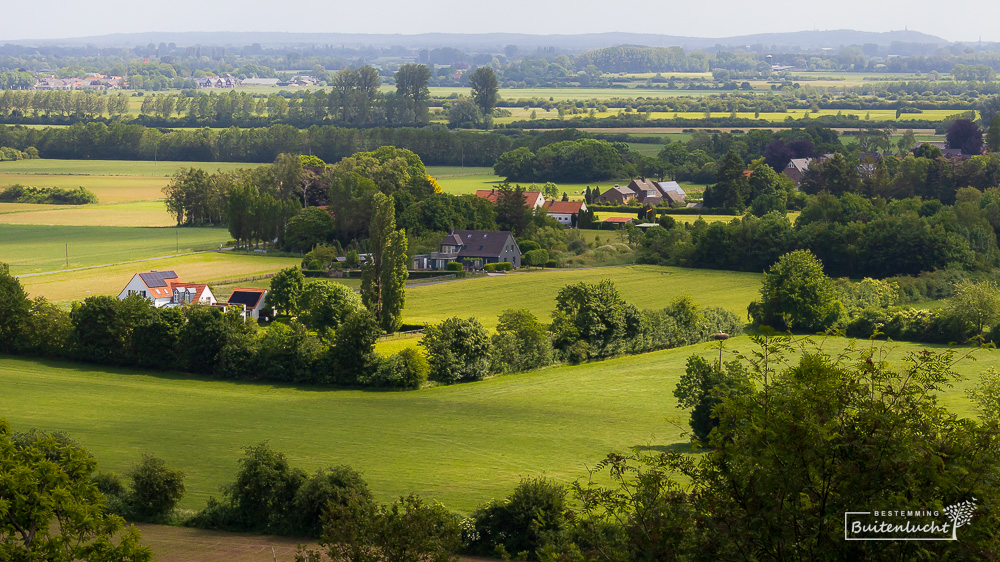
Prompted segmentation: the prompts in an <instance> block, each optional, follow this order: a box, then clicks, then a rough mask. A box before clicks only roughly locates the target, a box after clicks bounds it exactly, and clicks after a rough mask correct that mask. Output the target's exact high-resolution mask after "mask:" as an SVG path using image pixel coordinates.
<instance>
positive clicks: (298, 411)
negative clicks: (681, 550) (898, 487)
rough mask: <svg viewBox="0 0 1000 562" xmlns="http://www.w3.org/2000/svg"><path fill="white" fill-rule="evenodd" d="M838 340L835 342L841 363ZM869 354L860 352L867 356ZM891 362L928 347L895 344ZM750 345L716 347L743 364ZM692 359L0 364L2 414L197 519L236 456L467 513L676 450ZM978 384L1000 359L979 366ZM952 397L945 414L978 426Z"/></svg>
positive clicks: (703, 350) (674, 353) (710, 349)
mask: <svg viewBox="0 0 1000 562" xmlns="http://www.w3.org/2000/svg"><path fill="white" fill-rule="evenodd" d="M844 344H845V340H843V339H837V338H831V339H829V340H827V341H826V346H827V348H828V349H830V350H831V351H833V350H836V349H839V348H840V347H842V346H843V345H844ZM862 345H864V343H863V344H862ZM893 345H894V347H896V348H897V351H896V352H895V354H894V357H896V358H899V357H901V356H902V354H903V353H904V352H911V351H917V350H919V349H923V348H924V347H928V346H917V345H912V344H893ZM751 348H752V344H751V342H750V340H749V338H746V337H740V338H735V339H733V340H730V341H729V342H727V343H726V347H725V350H726V353H727V355H729V354H731V353H732V352H733V351H736V350H738V351H741V352H748V351H749V350H750V349H751ZM692 353H700V354H702V355H704V356H706V357H715V356H717V353H718V352H717V347H716V345H715V344H701V345H697V346H692V347H687V348H680V349H674V350H667V351H661V352H655V353H649V354H644V355H639V356H632V357H625V358H621V359H614V360H610V361H604V362H598V363H590V364H585V365H580V366H575V367H553V368H548V369H543V370H540V371H535V372H531V373H525V374H520V375H510V376H504V377H497V378H494V379H490V380H487V381H483V382H478V383H469V384H461V385H455V386H441V387H434V388H429V389H424V390H420V391H415V392H372V391H360V390H323V389H318V388H312V387H293V386H281V385H269V384H246V383H234V382H226V381H206V380H197V379H194V378H192V377H189V376H186V375H180V374H173V373H164V374H155V373H143V372H139V371H133V370H124V369H114V368H102V367H92V366H85V365H76V364H69V363H60V362H50V361H31V360H24V359H14V358H0V385H2V386H3V388H4V392H3V393H0V411H3V412H5V414H4V415H5V417H6V418H7V419H8V421H9V422H10V423H11V424H12V426H13V427H14V429H16V430H24V429H27V428H30V427H37V428H39V429H42V430H47V431H66V432H68V433H69V434H70V435H71V436H72V437H73V438H74V439H76V440H77V441H78V442H79V443H80V444H81V445H83V446H84V447H86V448H87V449H88V450H89V451H90V452H91V453H92V454H94V455H95V456H96V458H97V459H98V461H99V463H100V467H101V469H102V470H105V471H109V470H110V471H116V472H122V471H124V470H125V469H127V468H128V467H129V466H130V465H131V464H132V463H134V462H135V461H136V460H137V459H139V457H140V456H141V455H142V453H144V452H150V453H154V454H156V455H158V456H160V457H162V458H163V459H164V460H165V461H166V462H167V464H168V465H169V466H174V467H177V468H179V469H181V470H183V471H184V473H185V475H186V485H187V490H188V492H187V494H186V496H185V498H184V500H183V502H182V504H181V507H183V508H187V509H198V508H201V507H202V506H204V504H205V501H206V500H207V498H208V496H209V495H213V494H214V495H218V488H219V486H220V485H222V484H224V483H226V482H227V481H230V480H232V478H233V477H234V475H235V472H236V467H237V459H238V458H239V456H240V454H241V452H240V447H241V446H243V445H247V444H253V443H258V442H260V441H263V440H269V441H270V444H271V446H273V447H274V448H275V449H277V450H279V451H283V452H285V453H286V454H287V455H288V457H289V459H290V461H291V463H292V465H293V466H298V467H302V468H304V469H307V470H310V471H312V470H315V469H317V468H320V467H324V466H330V465H336V464H349V465H351V466H353V467H355V468H358V469H359V470H361V471H362V472H363V473H364V476H365V478H366V479H367V480H368V481H369V482H370V484H371V486H372V489H373V491H374V492H375V493H376V495H377V496H378V497H379V499H381V500H389V499H391V498H393V497H395V496H398V495H400V494H406V493H408V492H417V493H419V494H421V495H423V496H424V497H427V498H433V499H437V500H439V501H442V502H443V503H444V504H445V505H446V506H448V507H449V508H451V509H455V510H460V511H465V512H468V511H470V510H471V509H472V508H473V507H475V505H477V504H478V503H481V502H483V501H486V500H488V499H490V498H497V497H501V496H503V495H505V494H506V493H508V492H509V491H510V490H511V489H512V488H513V487H514V485H515V484H516V483H517V481H518V480H519V479H520V478H522V477H525V476H533V475H545V476H548V477H551V478H554V479H556V480H559V481H563V482H568V481H572V480H574V479H576V478H578V477H584V476H585V475H586V467H587V466H593V465H594V463H596V462H597V461H599V460H601V458H603V456H604V455H605V454H606V453H608V452H610V451H625V450H627V449H629V448H631V447H654V448H657V449H660V448H663V447H667V446H670V445H672V444H675V443H682V442H684V441H685V439H686V438H685V437H684V434H685V432H686V431H687V414H686V412H684V411H682V410H680V409H678V408H677V404H676V401H675V399H674V397H673V395H672V391H673V389H674V387H675V386H676V384H677V381H678V378H679V376H680V375H681V373H682V372H683V370H684V364H685V361H686V359H687V357H688V356H690V355H691V354H692ZM973 354H974V356H975V357H977V358H979V359H980V361H978V362H971V361H968V360H966V361H965V362H963V363H960V364H959V371H960V372H963V373H965V374H966V375H973V374H976V373H979V372H982V371H984V370H985V369H987V368H988V367H989V366H990V365H991V364H993V363H995V354H996V352H995V351H993V352H991V351H989V350H979V351H975V352H974V353H973ZM973 382H975V381H974V380H972V379H970V380H967V381H964V382H961V383H959V384H958V385H956V386H955V388H954V389H952V390H951V391H950V392H948V393H947V394H946V395H945V396H943V397H942V398H943V399H942V402H943V403H944V404H945V405H946V406H947V407H949V408H952V409H953V410H954V411H956V413H959V414H960V415H972V409H971V407H970V403H969V401H968V399H967V398H966V396H965V394H964V391H965V389H966V388H968V387H969V386H970V385H971V384H972V383H973Z"/></svg>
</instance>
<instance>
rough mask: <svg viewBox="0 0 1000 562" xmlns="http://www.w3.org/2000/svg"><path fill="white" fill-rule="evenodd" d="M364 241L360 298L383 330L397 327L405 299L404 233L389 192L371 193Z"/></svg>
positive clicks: (392, 329)
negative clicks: (366, 251) (369, 219)
mask: <svg viewBox="0 0 1000 562" xmlns="http://www.w3.org/2000/svg"><path fill="white" fill-rule="evenodd" d="M372 207H373V213H372V222H371V226H370V228H369V234H370V236H369V238H368V245H369V248H370V250H371V254H370V256H369V258H368V259H367V260H366V261H365V263H364V265H363V267H362V271H361V298H362V300H363V301H364V303H365V306H366V307H367V308H368V310H370V311H371V312H372V314H374V315H375V318H377V319H378V323H379V326H381V327H382V329H383V330H385V331H387V332H392V331H395V330H398V329H399V326H400V324H401V323H402V316H401V313H402V311H403V304H404V302H405V299H406V290H405V288H406V278H407V277H408V276H409V273H408V272H407V270H406V264H407V259H406V244H407V242H406V233H405V232H404V231H402V230H396V215H395V213H396V212H395V209H394V205H393V199H392V197H391V196H387V195H383V194H382V193H375V194H374V197H373V199H372Z"/></svg>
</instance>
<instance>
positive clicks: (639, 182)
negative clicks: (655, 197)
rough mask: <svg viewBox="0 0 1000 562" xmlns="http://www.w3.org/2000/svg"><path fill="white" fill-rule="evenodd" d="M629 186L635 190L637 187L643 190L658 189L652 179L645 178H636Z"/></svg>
mask: <svg viewBox="0 0 1000 562" xmlns="http://www.w3.org/2000/svg"><path fill="white" fill-rule="evenodd" d="M628 188H629V189H630V190H631V191H633V192H635V191H636V190H637V189H638V190H642V191H658V190H657V189H656V185H654V184H653V182H652V181H651V180H647V179H645V178H639V179H634V180H632V181H631V182H629V184H628Z"/></svg>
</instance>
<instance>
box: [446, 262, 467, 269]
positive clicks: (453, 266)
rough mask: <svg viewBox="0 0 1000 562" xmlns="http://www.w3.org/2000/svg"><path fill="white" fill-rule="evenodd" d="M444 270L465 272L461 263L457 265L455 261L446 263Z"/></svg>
mask: <svg viewBox="0 0 1000 562" xmlns="http://www.w3.org/2000/svg"><path fill="white" fill-rule="evenodd" d="M444 270H445V271H465V268H464V267H462V264H461V263H459V262H457V261H452V262H448V263H447V264H446V265H445V266H444Z"/></svg>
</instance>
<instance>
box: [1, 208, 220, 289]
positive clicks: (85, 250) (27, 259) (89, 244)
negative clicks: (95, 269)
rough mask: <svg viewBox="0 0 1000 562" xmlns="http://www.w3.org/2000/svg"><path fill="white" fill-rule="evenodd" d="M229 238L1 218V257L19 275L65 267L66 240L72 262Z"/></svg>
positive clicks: (196, 231)
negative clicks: (14, 221) (13, 221)
mask: <svg viewBox="0 0 1000 562" xmlns="http://www.w3.org/2000/svg"><path fill="white" fill-rule="evenodd" d="M3 216H6V215H0V217H3ZM0 220H2V218H0ZM229 238H230V236H229V232H228V231H226V230H224V229H221V228H127V227H113V226H107V227H98V226H89V227H88V226H35V225H10V224H0V261H3V262H7V263H8V264H10V267H11V272H12V273H14V274H15V275H20V274H22V273H35V272H43V271H56V270H61V269H66V268H67V266H66V248H67V244H68V245H69V267H70V268H74V267H87V266H93V265H99V264H107V263H116V262H122V261H128V260H138V259H144V258H151V257H157V256H167V255H173V254H177V253H184V252H193V251H200V250H210V249H213V248H216V249H217V248H218V247H219V244H222V243H225V242H226V241H228V240H229Z"/></svg>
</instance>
